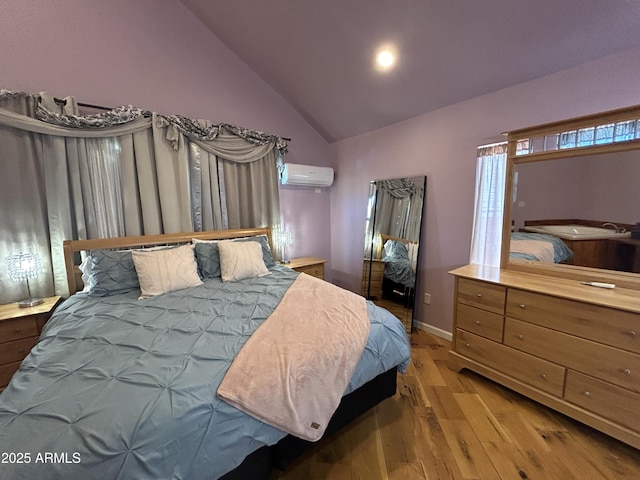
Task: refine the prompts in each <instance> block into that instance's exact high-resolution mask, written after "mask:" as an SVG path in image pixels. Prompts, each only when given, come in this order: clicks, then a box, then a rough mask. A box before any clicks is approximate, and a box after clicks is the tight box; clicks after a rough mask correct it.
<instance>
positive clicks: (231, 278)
mask: <svg viewBox="0 0 640 480" xmlns="http://www.w3.org/2000/svg"><path fill="white" fill-rule="evenodd" d="M218 251H219V252H220V274H221V275H220V276H221V278H222V281H223V282H235V281H238V280H243V279H245V278H252V277H262V276H264V275H269V274H270V273H271V272H270V271H269V270H268V269H267V266H266V265H265V264H264V260H263V258H262V245H260V243H258V242H254V241H249V242H234V241H233V240H223V241H220V242H218Z"/></svg>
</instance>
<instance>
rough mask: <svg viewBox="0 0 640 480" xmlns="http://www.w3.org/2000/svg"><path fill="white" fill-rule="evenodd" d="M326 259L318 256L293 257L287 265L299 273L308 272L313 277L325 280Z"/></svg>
mask: <svg viewBox="0 0 640 480" xmlns="http://www.w3.org/2000/svg"><path fill="white" fill-rule="evenodd" d="M325 263H326V260H324V259H322V258H317V257H300V258H292V259H291V262H289V264H288V265H287V266H288V267H289V268H291V269H293V270H295V271H296V272H299V273H306V274H307V275H311V276H312V277H317V278H319V279H321V280H324V264H325Z"/></svg>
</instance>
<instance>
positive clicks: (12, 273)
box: [7, 252, 44, 307]
mask: <svg viewBox="0 0 640 480" xmlns="http://www.w3.org/2000/svg"><path fill="white" fill-rule="evenodd" d="M7 269H8V270H9V277H10V278H11V279H12V280H15V281H18V280H26V281H27V292H28V293H29V298H26V299H24V300H20V301H19V302H18V305H19V306H20V307H33V306H35V305H39V304H41V303H42V302H44V300H43V299H42V298H33V297H32V296H31V287H30V286H29V279H30V278H36V277H37V276H38V273H40V270H41V269H42V261H41V260H40V255H38V254H37V253H23V252H20V253H14V254H13V255H9V256H8V257H7Z"/></svg>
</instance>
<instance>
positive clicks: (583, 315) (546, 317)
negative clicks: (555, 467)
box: [449, 265, 640, 448]
mask: <svg viewBox="0 0 640 480" xmlns="http://www.w3.org/2000/svg"><path fill="white" fill-rule="evenodd" d="M450 273H451V274H453V275H454V276H455V298H454V305H455V307H454V312H455V314H454V315H455V317H454V332H453V343H452V350H451V351H450V352H449V367H450V368H451V369H453V370H455V371H460V370H462V369H464V368H467V369H469V370H472V371H474V372H477V373H479V374H481V375H484V376H486V377H488V378H490V379H492V380H494V381H496V382H498V383H500V384H502V385H504V386H506V387H508V388H510V389H512V390H515V391H517V392H519V393H521V394H523V395H525V396H527V397H529V398H532V399H533V400H536V401H538V402H540V403H542V404H544V405H547V406H548V407H551V408H553V409H555V410H558V411H560V412H562V413H563V414H565V415H568V416H569V417H572V418H574V419H576V420H578V421H581V422H583V423H585V424H587V425H590V426H592V427H594V428H596V429H598V430H600V431H602V432H604V433H607V434H609V435H611V436H613V437H615V438H617V439H619V440H621V441H623V442H625V443H628V444H629V445H632V446H634V447H635V448H640V409H639V408H638V406H640V295H639V294H638V292H637V291H635V290H627V289H622V288H616V289H613V290H606V289H599V288H595V287H591V286H586V285H581V284H580V282H579V281H577V280H570V279H564V278H554V277H548V276H543V275H536V274H532V273H525V272H518V271H514V270H501V269H499V268H491V267H484V266H479V265H467V266H465V267H461V268H459V269H456V270H453V271H452V272H450Z"/></svg>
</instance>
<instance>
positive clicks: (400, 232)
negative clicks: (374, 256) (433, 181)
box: [365, 177, 424, 256]
mask: <svg viewBox="0 0 640 480" xmlns="http://www.w3.org/2000/svg"><path fill="white" fill-rule="evenodd" d="M374 187H375V189H374V190H375V205H376V207H375V218H374V221H367V227H366V229H367V232H366V238H370V239H371V241H368V240H367V241H365V250H366V249H370V248H371V247H370V245H373V249H374V251H379V250H380V248H382V245H380V244H379V241H380V233H384V234H386V235H391V236H394V237H400V238H407V239H418V238H420V224H421V219H422V206H423V198H424V186H422V185H421V186H418V185H416V184H415V183H414V182H413V181H412V180H411V178H408V177H405V178H394V179H390V180H376V181H375V182H374ZM365 255H367V256H368V255H370V252H367V251H365Z"/></svg>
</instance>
